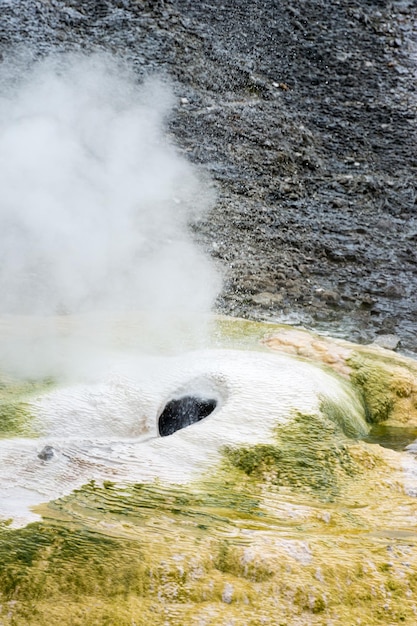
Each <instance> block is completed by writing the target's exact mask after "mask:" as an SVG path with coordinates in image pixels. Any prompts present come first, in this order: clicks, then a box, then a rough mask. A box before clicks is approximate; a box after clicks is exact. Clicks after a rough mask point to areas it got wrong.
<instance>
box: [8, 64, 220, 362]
mask: <svg viewBox="0 0 417 626" xmlns="http://www.w3.org/2000/svg"><path fill="white" fill-rule="evenodd" d="M0 87H1V94H0V189H1V197H0V293H1V297H0V315H1V316H2V319H4V316H13V319H17V318H16V316H19V320H20V321H22V319H23V320H24V319H25V317H23V318H22V316H40V317H42V318H45V316H47V317H48V318H51V319H52V318H53V316H57V315H61V316H62V315H63V314H64V315H71V316H73V315H85V314H91V313H94V314H96V313H98V312H100V313H109V314H110V313H111V314H113V313H115V312H117V313H118V314H126V313H129V312H133V311H140V312H141V313H142V314H143V313H145V314H146V313H148V314H149V315H148V317H150V318H152V319H153V320H155V319H158V320H161V324H164V323H166V319H169V318H170V317H171V316H175V317H176V318H178V316H180V317H181V316H185V318H187V319H188V318H189V317H190V316H193V315H195V316H198V315H201V314H203V313H205V312H208V311H209V310H210V307H211V305H212V303H213V300H214V297H215V295H216V293H217V291H218V289H219V279H218V276H217V275H216V273H215V272H214V270H213V267H212V265H211V263H210V262H209V261H208V259H207V258H206V256H205V255H204V254H203V253H202V251H201V250H200V249H199V248H198V247H197V245H196V244H195V243H194V242H193V241H192V239H191V236H190V234H189V230H188V224H189V222H190V221H193V220H195V219H198V217H199V216H201V215H202V214H203V213H204V212H206V211H207V210H208V209H209V208H210V206H211V205H212V203H213V193H212V191H211V189H210V187H209V186H208V185H207V183H205V182H203V181H202V180H201V178H200V177H199V176H198V175H197V174H196V171H195V169H194V168H193V167H192V166H191V165H190V164H189V163H188V162H186V161H185V160H184V159H183V158H182V157H180V156H179V154H178V152H177V151H176V150H175V148H174V147H173V146H172V145H171V144H170V143H169V142H168V140H167V138H166V134H165V132H164V120H165V117H166V115H167V113H168V112H169V111H170V109H171V107H172V104H173V96H172V93H171V90H170V89H169V88H168V87H167V86H166V85H165V84H163V83H162V82H161V81H159V80H155V79H151V80H148V81H147V82H145V83H144V84H142V85H138V84H137V81H136V79H135V77H134V76H133V73H131V72H130V71H129V70H128V69H127V68H126V67H124V66H121V64H119V63H117V62H116V61H114V60H112V59H109V58H108V57H103V56H100V55H97V56H91V57H88V58H85V57H84V58H82V57H81V58H80V57H73V56H66V57H59V58H50V59H47V60H44V61H42V62H40V63H38V64H36V65H35V66H34V67H32V68H31V69H30V71H27V72H25V73H24V74H23V75H21V73H19V72H18V71H17V70H16V72H15V75H13V74H12V76H10V71H9V72H8V75H7V77H5V76H4V75H3V76H1V68H0ZM8 319H9V320H10V319H11V318H10V317H9V318H8ZM162 319H164V320H165V322H162ZM158 323H159V322H158ZM89 333H90V334H91V335H93V334H94V331H93V329H92V328H90V329H89ZM22 334H24V333H22ZM104 334H105V333H104ZM2 345H3V350H1V351H0V365H1V366H2V367H4V366H5V365H7V363H6V361H7V360H8V361H10V360H13V354H14V353H15V352H16V351H17V353H18V355H19V358H20V354H21V352H22V350H23V351H24V350H25V346H24V344H22V343H21V345H20V347H19V348H16V350H15V347H14V346H13V343H10V341H3V342H2ZM16 345H17V344H16ZM26 348H28V346H26ZM42 350H43V351H45V347H44V346H43V347H42ZM27 352H28V351H27V350H26V355H27ZM47 352H48V350H47ZM49 352H51V350H49ZM52 352H53V350H52ZM26 358H27V357H26ZM15 360H16V358H15ZM32 361H33V367H35V368H36V358H34V359H32ZM52 361H53V359H52ZM53 366H56V363H53Z"/></svg>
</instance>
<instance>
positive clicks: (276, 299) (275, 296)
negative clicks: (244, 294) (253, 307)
mask: <svg viewBox="0 0 417 626" xmlns="http://www.w3.org/2000/svg"><path fill="white" fill-rule="evenodd" d="M251 300H252V302H255V304H263V305H266V306H269V305H271V304H281V303H282V300H283V296H282V294H280V293H271V292H269V291H261V292H260V293H255V295H253V296H252V297H251Z"/></svg>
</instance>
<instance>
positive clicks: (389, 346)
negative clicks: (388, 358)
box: [373, 335, 401, 350]
mask: <svg viewBox="0 0 417 626" xmlns="http://www.w3.org/2000/svg"><path fill="white" fill-rule="evenodd" d="M400 343H401V339H400V338H399V337H397V335H378V337H377V338H376V339H375V341H374V342H373V344H374V345H377V346H380V347H381V348H385V349H386V350H396V349H397V348H398V346H399V345H400Z"/></svg>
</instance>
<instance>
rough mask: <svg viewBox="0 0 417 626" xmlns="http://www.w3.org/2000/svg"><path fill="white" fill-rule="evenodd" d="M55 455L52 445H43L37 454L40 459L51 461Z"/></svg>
mask: <svg viewBox="0 0 417 626" xmlns="http://www.w3.org/2000/svg"><path fill="white" fill-rule="evenodd" d="M54 456H55V450H54V448H53V447H52V446H44V447H43V448H42V450H41V451H40V452H39V454H38V458H39V459H41V461H51V459H53V458H54Z"/></svg>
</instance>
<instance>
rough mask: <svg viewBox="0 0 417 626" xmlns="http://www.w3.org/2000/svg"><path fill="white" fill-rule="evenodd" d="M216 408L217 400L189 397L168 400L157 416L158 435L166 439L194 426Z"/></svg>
mask: <svg viewBox="0 0 417 626" xmlns="http://www.w3.org/2000/svg"><path fill="white" fill-rule="evenodd" d="M216 406H217V400H214V399H212V398H201V397H198V396H191V395H187V396H183V397H182V398H175V399H173V400H170V401H169V402H168V403H167V404H166V405H165V408H164V410H163V411H162V413H161V415H160V416H159V420H158V429H159V434H160V435H161V437H167V436H168V435H172V434H173V433H175V431H177V430H181V429H182V428H186V427H187V426H190V425H191V424H195V423H196V422H199V421H200V420H202V419H204V418H205V417H207V416H208V415H210V413H212V412H213V411H214V409H215V408H216Z"/></svg>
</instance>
